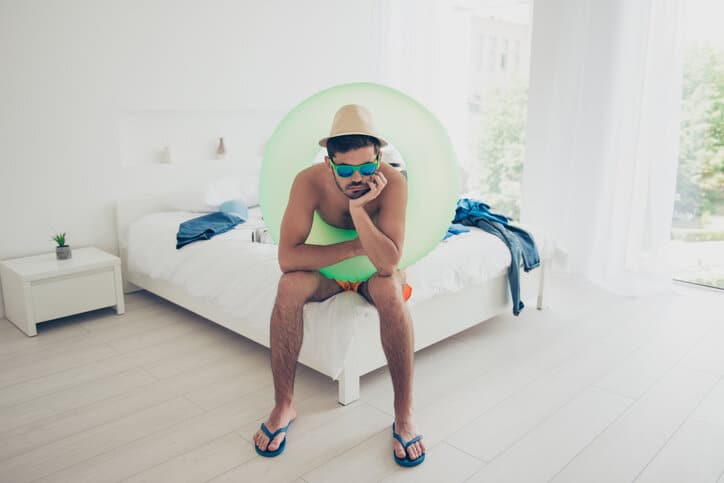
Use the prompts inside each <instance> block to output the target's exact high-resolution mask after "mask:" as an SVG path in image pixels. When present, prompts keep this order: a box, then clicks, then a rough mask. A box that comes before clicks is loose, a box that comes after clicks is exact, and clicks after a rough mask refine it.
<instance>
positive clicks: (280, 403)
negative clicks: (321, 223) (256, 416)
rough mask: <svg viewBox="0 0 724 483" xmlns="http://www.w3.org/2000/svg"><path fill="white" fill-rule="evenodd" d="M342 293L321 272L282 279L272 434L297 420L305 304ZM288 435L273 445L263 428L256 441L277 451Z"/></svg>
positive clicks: (274, 339)
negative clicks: (296, 387) (296, 378)
mask: <svg viewBox="0 0 724 483" xmlns="http://www.w3.org/2000/svg"><path fill="white" fill-rule="evenodd" d="M341 291H342V289H341V288H340V287H339V285H337V283H336V282H335V281H334V280H329V279H328V278H326V277H324V276H323V275H321V274H320V273H319V272H302V271H300V272H289V273H285V274H284V275H282V277H281V279H279V288H278V289H277V298H276V301H275V302H274V309H273V310H272V316H271V327H270V338H271V341H270V345H271V366H272V374H273V376H274V409H272V412H271V415H270V416H269V419H268V420H267V421H266V423H265V424H266V426H267V428H269V431H271V432H272V433H273V432H274V431H276V430H277V429H279V428H282V427H284V426H286V425H287V424H288V423H289V422H290V421H292V420H293V419H294V418H296V417H297V412H296V410H295V409H294V405H293V403H292V395H293V393H294V376H295V374H296V368H297V358H298V357H299V350H300V349H301V347H302V338H303V335H304V325H303V321H302V310H303V309H304V304H305V303H307V302H309V301H321V300H324V299H327V298H329V297H331V296H332V295H334V294H336V293H339V292H341ZM285 436H286V435H285V434H284V433H281V434H279V435H277V436H276V437H275V438H274V440H273V441H271V443H269V438H268V437H267V436H266V434H264V432H263V431H262V430H261V429H260V430H258V431H257V432H256V434H254V438H253V440H254V444H256V445H257V446H258V447H259V449H261V450H262V451H274V450H276V449H277V448H279V445H280V444H281V442H282V441H283V440H284V437H285ZM267 445H268V446H267Z"/></svg>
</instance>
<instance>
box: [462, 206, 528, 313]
mask: <svg viewBox="0 0 724 483" xmlns="http://www.w3.org/2000/svg"><path fill="white" fill-rule="evenodd" d="M508 221H510V218H508V217H507V216H505V215H500V214H496V213H491V211H490V206H489V205H486V204H485V203H483V202H482V201H478V200H472V199H470V198H461V199H459V200H458V204H457V208H456V209H455V219H454V220H453V222H454V223H461V224H463V225H467V226H477V227H478V228H481V229H483V230H485V231H486V232H488V233H490V234H492V235H495V236H497V237H498V238H500V239H501V240H502V241H503V242H504V243H505V244H506V245H507V246H508V249H509V250H510V258H511V263H510V268H509V269H508V283H509V284H510V295H511V297H512V299H513V315H516V316H517V315H519V314H520V311H521V310H523V308H524V307H525V304H523V301H522V300H520V259H521V258H522V259H523V269H524V270H525V271H526V272H529V271H531V270H532V269H534V268H536V267H538V266H539V265H540V257H539V255H538V249H537V248H536V245H535V241H534V240H533V238H532V237H531V236H530V234H529V233H528V232H527V231H525V230H523V229H522V228H519V227H517V226H513V225H510V224H508Z"/></svg>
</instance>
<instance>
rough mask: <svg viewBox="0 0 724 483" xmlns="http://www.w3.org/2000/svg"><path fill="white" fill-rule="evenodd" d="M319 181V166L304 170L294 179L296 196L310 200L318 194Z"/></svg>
mask: <svg viewBox="0 0 724 483" xmlns="http://www.w3.org/2000/svg"><path fill="white" fill-rule="evenodd" d="M319 180H320V172H319V165H316V164H315V165H313V166H310V167H308V168H304V169H303V170H301V171H300V172H298V173H297V175H296V176H295V177H294V185H295V188H294V191H296V192H297V194H298V195H302V196H304V197H305V198H308V199H310V198H311V197H313V196H315V194H317V193H319V190H320V187H319Z"/></svg>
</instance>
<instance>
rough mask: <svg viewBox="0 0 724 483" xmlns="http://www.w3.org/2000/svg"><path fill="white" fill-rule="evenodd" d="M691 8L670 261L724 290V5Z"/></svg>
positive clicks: (685, 274)
mask: <svg viewBox="0 0 724 483" xmlns="http://www.w3.org/2000/svg"><path fill="white" fill-rule="evenodd" d="M685 8H686V10H687V11H686V12H685V13H686V15H685V18H686V19H687V21H686V23H685V25H684V35H685V47H684V79H683V92H682V123H681V135H680V149H679V167H678V174H677V183H676V203H675V205H674V217H673V222H672V231H671V238H672V242H671V246H670V249H671V252H670V255H671V256H670V261H671V263H672V265H673V267H674V269H675V278H676V279H679V280H684V281H688V282H693V283H698V284H703V285H708V286H711V287H717V288H723V289H724V116H723V115H722V110H723V109H724V33H722V29H721V25H720V24H721V22H720V20H721V18H722V17H723V16H724V6H722V4H721V1H720V0H690V1H687V2H686V4H685Z"/></svg>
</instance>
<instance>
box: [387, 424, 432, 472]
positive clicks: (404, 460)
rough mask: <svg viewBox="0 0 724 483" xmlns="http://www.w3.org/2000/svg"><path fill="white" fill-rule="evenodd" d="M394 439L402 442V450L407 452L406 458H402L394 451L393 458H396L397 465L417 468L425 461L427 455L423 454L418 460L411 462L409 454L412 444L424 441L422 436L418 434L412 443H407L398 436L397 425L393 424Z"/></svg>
mask: <svg viewBox="0 0 724 483" xmlns="http://www.w3.org/2000/svg"><path fill="white" fill-rule="evenodd" d="M392 437H393V438H395V439H396V440H397V441H399V442H400V444H401V445H402V449H404V450H405V457H404V458H400V457H398V456H397V453H395V451H394V450H393V451H392V456H394V457H395V463H397V464H398V465H400V466H417V465H419V464H420V463H422V462H423V461H425V453H422V454H421V455H420V456H418V457H417V459H414V460H411V459H410V455H409V454H408V453H407V448H409V447H410V445H411V444H413V443H416V442H417V441H420V440H421V439H422V435H421V434H418V435H417V436H415V437H414V438H412V439H411V440H410V441H407V442H406V441H405V440H404V439H402V436H400V435H399V434H397V433H396V432H395V423H392Z"/></svg>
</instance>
